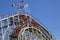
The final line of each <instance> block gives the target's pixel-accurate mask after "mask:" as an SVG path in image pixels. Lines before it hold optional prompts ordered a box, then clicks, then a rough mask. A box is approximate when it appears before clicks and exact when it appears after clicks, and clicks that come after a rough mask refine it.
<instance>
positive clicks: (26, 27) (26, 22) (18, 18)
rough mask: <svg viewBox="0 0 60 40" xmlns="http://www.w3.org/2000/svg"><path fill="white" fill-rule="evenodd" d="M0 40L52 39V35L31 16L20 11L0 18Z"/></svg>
mask: <svg viewBox="0 0 60 40" xmlns="http://www.w3.org/2000/svg"><path fill="white" fill-rule="evenodd" d="M12 6H15V5H12ZM20 8H21V9H22V8H23V7H22V6H20ZM0 40H54V36H53V35H52V34H51V32H50V31H48V29H47V28H44V27H43V26H42V25H41V24H40V23H38V22H37V21H36V20H35V19H34V18H33V17H31V16H30V15H28V14H26V13H25V12H21V13H17V14H14V15H11V16H8V17H6V18H3V19H0Z"/></svg>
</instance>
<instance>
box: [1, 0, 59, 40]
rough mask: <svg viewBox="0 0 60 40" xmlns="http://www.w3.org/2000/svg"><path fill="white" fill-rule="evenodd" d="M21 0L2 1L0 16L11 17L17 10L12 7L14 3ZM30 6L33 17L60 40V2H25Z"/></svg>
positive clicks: (35, 0)
mask: <svg viewBox="0 0 60 40" xmlns="http://www.w3.org/2000/svg"><path fill="white" fill-rule="evenodd" d="M18 1H19V0H0V16H2V17H3V16H5V15H6V14H7V15H10V14H11V12H14V11H16V10H17V6H16V7H14V8H13V7H11V4H12V3H17V2H18ZM25 1H26V2H27V3H28V4H29V9H30V13H29V14H31V15H32V16H33V17H35V18H36V19H37V20H39V21H40V22H41V23H42V24H44V25H45V26H46V27H47V28H48V29H49V30H50V31H51V32H52V34H54V36H55V38H56V40H60V31H59V30H60V0H25Z"/></svg>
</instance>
